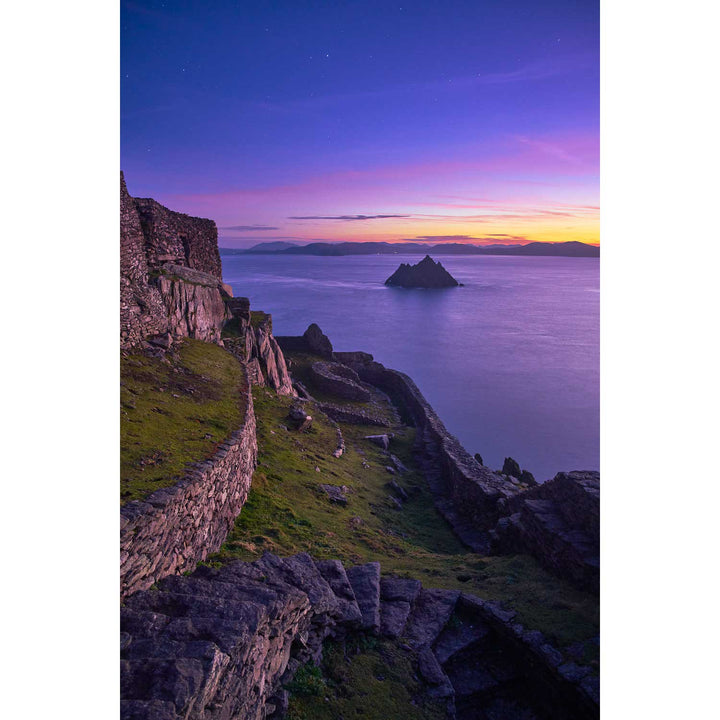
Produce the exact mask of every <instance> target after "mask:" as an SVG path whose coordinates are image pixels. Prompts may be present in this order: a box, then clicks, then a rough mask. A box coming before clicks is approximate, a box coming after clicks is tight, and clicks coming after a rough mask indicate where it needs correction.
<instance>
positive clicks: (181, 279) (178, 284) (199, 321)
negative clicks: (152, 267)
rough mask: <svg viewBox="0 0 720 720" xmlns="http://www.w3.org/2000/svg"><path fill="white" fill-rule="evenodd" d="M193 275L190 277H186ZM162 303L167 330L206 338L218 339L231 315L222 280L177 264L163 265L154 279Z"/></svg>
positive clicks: (180, 334) (182, 334) (202, 338)
mask: <svg viewBox="0 0 720 720" xmlns="http://www.w3.org/2000/svg"><path fill="white" fill-rule="evenodd" d="M188 276H189V277H192V280H191V279H189V277H188ZM155 283H156V286H157V288H158V290H159V292H160V297H161V298H162V301H163V304H164V306H165V315H166V319H167V332H169V333H170V334H172V335H178V336H182V337H192V338H196V339H198V340H204V341H205V342H218V341H219V340H220V336H221V333H222V328H223V325H224V324H225V323H226V322H227V321H228V320H229V319H230V317H231V315H230V311H229V310H228V308H227V306H226V304H225V301H224V299H223V293H224V291H223V290H222V287H221V286H222V284H221V283H220V282H219V281H218V280H217V279H216V278H215V277H214V276H212V275H209V274H207V273H202V272H200V271H197V270H195V271H193V272H192V273H188V272H187V269H183V268H180V267H178V266H177V265H172V264H168V265H165V266H163V268H162V271H161V274H159V275H158V276H157V277H156V279H155Z"/></svg>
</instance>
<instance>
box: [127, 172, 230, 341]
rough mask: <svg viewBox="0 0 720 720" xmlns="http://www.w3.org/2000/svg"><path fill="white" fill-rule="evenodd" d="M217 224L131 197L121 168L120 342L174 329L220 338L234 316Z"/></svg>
mask: <svg viewBox="0 0 720 720" xmlns="http://www.w3.org/2000/svg"><path fill="white" fill-rule="evenodd" d="M229 294H230V289H229V288H228V287H227V286H225V285H223V283H222V268H221V265H220V253H219V250H218V246H217V227H216V226H215V223H214V222H213V221H212V220H206V219H204V218H193V217H190V216H189V215H184V214H182V213H177V212H174V211H172V210H168V208H166V207H163V206H162V205H160V204H159V203H157V202H155V200H151V199H138V198H132V197H131V196H130V194H129V193H128V191H127V187H126V185H125V178H124V176H123V174H122V173H120V346H121V348H123V349H124V348H130V347H132V346H133V345H136V344H138V343H139V342H141V341H142V340H143V339H144V338H146V337H148V336H151V335H157V334H164V333H170V334H172V335H180V336H187V337H193V338H197V339H199V340H205V341H211V342H216V341H217V340H219V338H220V331H221V329H222V326H223V324H224V322H225V321H226V320H227V319H228V318H229V317H230V314H229V311H228V310H227V308H226V307H225V303H224V298H225V297H227V296H228V295H229Z"/></svg>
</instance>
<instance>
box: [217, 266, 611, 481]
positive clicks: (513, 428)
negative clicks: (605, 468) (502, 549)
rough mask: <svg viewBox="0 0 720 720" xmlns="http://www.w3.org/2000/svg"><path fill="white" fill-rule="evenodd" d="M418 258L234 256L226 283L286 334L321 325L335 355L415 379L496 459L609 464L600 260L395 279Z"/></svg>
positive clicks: (546, 472)
mask: <svg viewBox="0 0 720 720" xmlns="http://www.w3.org/2000/svg"><path fill="white" fill-rule="evenodd" d="M419 259H420V257H419V256H417V255H413V256H402V255H372V256H345V257H313V256H273V255H224V254H223V255H222V263H223V275H224V278H225V281H226V282H227V283H229V284H230V285H231V286H232V288H233V291H234V293H235V295H242V296H246V297H249V298H250V303H251V308H252V309H255V310H264V311H265V312H269V313H272V316H273V330H274V333H275V334H276V335H300V334H302V333H303V332H304V331H305V329H306V328H307V326H308V325H309V324H310V323H311V322H316V323H317V324H318V325H319V326H320V327H321V328H322V330H323V331H324V332H325V334H326V335H327V336H328V337H329V338H330V340H331V341H332V343H333V347H334V348H335V350H364V351H366V352H370V353H372V354H373V355H374V356H375V359H376V360H378V361H379V362H381V363H383V364H384V365H386V366H388V367H392V368H395V369H397V370H401V371H402V372H405V373H407V374H408V375H410V377H412V378H413V380H414V381H415V382H416V383H417V385H418V387H419V388H420V390H421V391H422V393H423V394H424V395H425V397H426V398H427V399H428V401H429V402H430V403H431V404H432V406H433V407H434V408H435V410H436V412H437V413H438V415H439V416H440V418H441V419H442V421H443V422H444V423H445V426H446V427H447V428H448V430H449V431H450V432H451V433H453V434H454V435H455V436H456V437H457V438H458V439H459V440H460V442H461V443H462V444H463V445H464V446H465V448H466V449H467V450H468V451H469V452H470V453H476V452H479V453H480V454H481V455H482V457H483V460H484V461H485V464H486V465H489V466H490V467H492V468H500V467H502V463H503V459H504V458H505V457H506V456H512V457H513V458H515V459H516V460H517V461H518V462H519V463H520V466H521V467H522V468H524V469H527V470H530V472H532V473H533V474H534V475H535V477H536V479H537V480H540V481H542V480H547V479H548V478H551V477H553V476H554V475H555V473H556V472H558V471H561V470H562V471H567V470H598V469H599V439H600V438H599V434H600V427H599V390H600V377H599V319H600V317H599V316H600V302H599V301H600V294H599V293H600V263H599V260H598V259H596V258H549V257H530V258H519V257H502V256H497V257H492V256H490V257H488V256H485V257H478V256H444V257H440V258H439V259H440V261H441V262H442V264H443V265H444V266H445V267H446V268H447V270H449V271H450V272H451V273H452V274H453V276H454V277H455V278H456V279H457V280H458V282H461V283H464V284H465V286H464V287H461V288H451V289H444V290H406V289H403V288H388V287H385V286H384V284H383V283H384V281H385V279H386V278H387V277H389V276H390V275H391V274H392V273H393V272H394V270H395V269H396V268H397V266H398V265H399V263H400V262H411V263H416V262H417V261H418V260H419ZM436 259H437V258H436Z"/></svg>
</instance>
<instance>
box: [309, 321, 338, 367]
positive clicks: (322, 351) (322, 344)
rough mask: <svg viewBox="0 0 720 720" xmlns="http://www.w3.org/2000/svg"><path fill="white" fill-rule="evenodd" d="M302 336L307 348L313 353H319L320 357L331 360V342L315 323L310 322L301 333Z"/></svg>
mask: <svg viewBox="0 0 720 720" xmlns="http://www.w3.org/2000/svg"><path fill="white" fill-rule="evenodd" d="M303 338H304V339H305V342H306V343H307V348H308V350H309V351H310V352H311V353H312V354H313V355H319V356H320V357H324V358H327V359H328V360H332V356H333V347H332V343H331V342H330V340H329V339H328V337H327V335H325V334H324V333H323V331H322V330H321V329H320V328H319V326H318V325H317V324H316V323H312V324H311V325H310V326H309V327H308V329H307V330H306V331H305V332H304V333H303Z"/></svg>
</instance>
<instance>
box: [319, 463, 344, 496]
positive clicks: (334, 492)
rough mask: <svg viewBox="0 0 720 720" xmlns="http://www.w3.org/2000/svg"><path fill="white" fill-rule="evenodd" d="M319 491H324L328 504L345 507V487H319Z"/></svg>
mask: <svg viewBox="0 0 720 720" xmlns="http://www.w3.org/2000/svg"><path fill="white" fill-rule="evenodd" d="M316 469H319V468H316ZM320 489H321V490H324V491H325V493H326V494H327V496H328V498H329V499H330V502H333V503H337V504H338V505H347V503H348V499H347V495H345V493H346V492H347V487H345V485H341V486H339V485H320Z"/></svg>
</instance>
